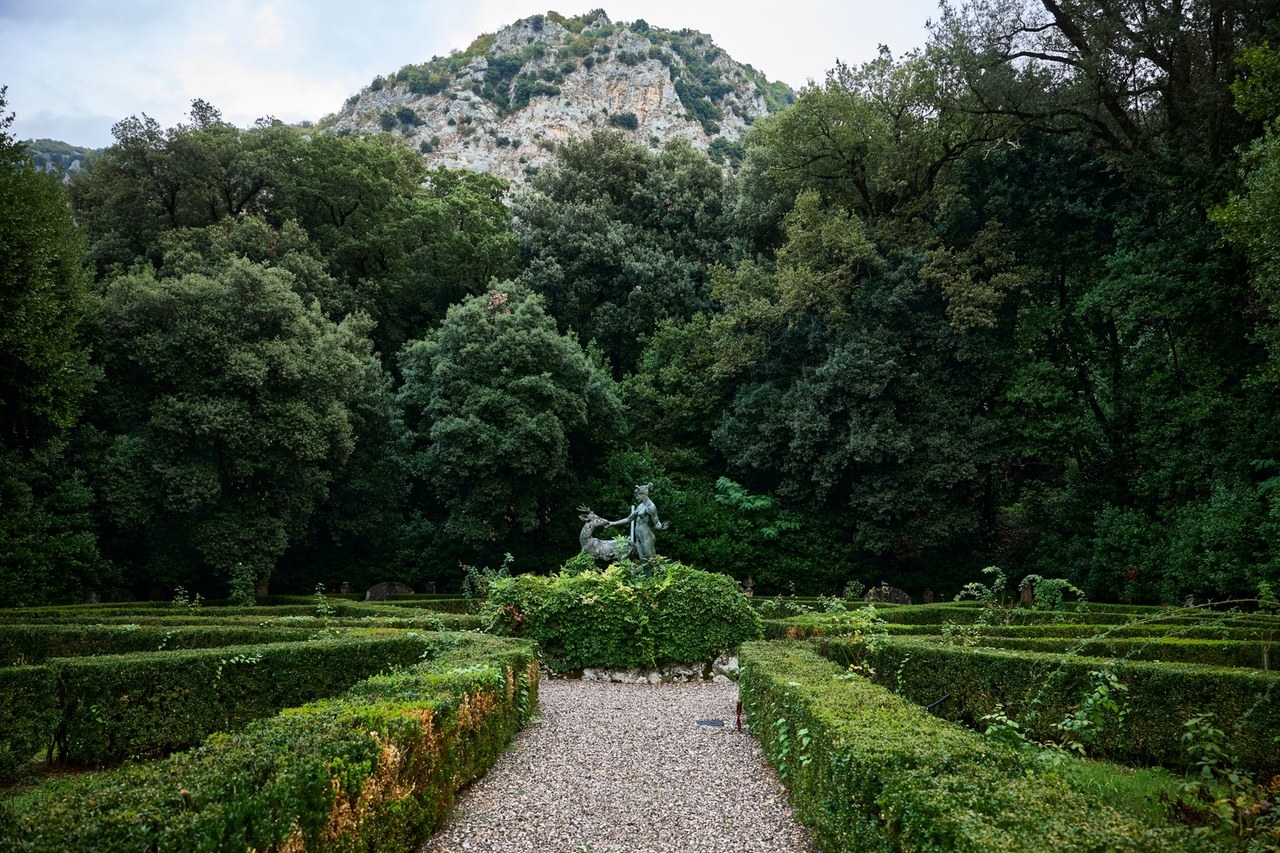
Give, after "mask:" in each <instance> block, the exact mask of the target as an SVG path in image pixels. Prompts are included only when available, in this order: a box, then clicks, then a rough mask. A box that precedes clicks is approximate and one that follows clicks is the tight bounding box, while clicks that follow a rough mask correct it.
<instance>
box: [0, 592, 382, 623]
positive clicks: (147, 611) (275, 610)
mask: <svg viewBox="0 0 1280 853" xmlns="http://www.w3.org/2000/svg"><path fill="white" fill-rule="evenodd" d="M325 604H326V605H327V606H328V607H329V611H330V615H331V616H337V617H342V618H359V617H361V616H386V615H395V614H396V613H397V612H399V611H398V609H397V608H395V607H393V606H391V605H388V604H387V603H385V602H376V603H375V602H363V601H347V600H346V599H335V598H326V599H325ZM315 615H316V604H315V602H314V601H311V602H309V603H306V604H282V605H280V606H278V607H231V606H227V607H191V608H185V607H174V606H173V605H172V604H168V603H165V602H152V603H146V602H141V603H134V604H118V605H117V604H70V605H65V606H62V607H16V608H11V609H5V610H0V624H13V623H27V624H39V623H64V622H74V621H83V622H90V623H92V622H101V621H106V620H109V619H118V618H120V617H129V618H133V619H140V618H165V617H186V618H190V617H198V618H201V619H223V618H226V617H228V616H257V617H258V618H259V619H265V618H270V617H278V616H315Z"/></svg>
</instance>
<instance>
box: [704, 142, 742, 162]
mask: <svg viewBox="0 0 1280 853" xmlns="http://www.w3.org/2000/svg"><path fill="white" fill-rule="evenodd" d="M746 154H747V149H746V147H745V146H744V145H743V144H742V143H741V142H730V141H729V140H727V139H725V138H724V137H723V136H718V137H716V138H715V139H713V140H711V144H710V145H708V146H707V156H708V157H710V158H711V162H712V163H715V164H717V165H719V164H721V163H723V162H724V161H725V160H728V161H729V165H730V166H733V167H734V168H735V169H736V168H737V167H738V166H740V165H742V158H743V157H745V156H746Z"/></svg>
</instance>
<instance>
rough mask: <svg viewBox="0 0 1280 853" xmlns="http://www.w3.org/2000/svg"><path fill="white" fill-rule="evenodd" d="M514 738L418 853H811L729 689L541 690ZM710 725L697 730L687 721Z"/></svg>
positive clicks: (596, 686)
mask: <svg viewBox="0 0 1280 853" xmlns="http://www.w3.org/2000/svg"><path fill="white" fill-rule="evenodd" d="M539 694H540V700H541V705H540V710H539V713H540V715H541V717H542V722H540V723H535V724H532V725H530V726H529V727H528V728H526V729H525V730H524V731H522V732H520V733H519V734H518V735H516V737H515V740H514V741H512V744H511V746H510V747H509V748H508V749H507V751H506V752H505V753H504V754H503V755H502V757H501V758H499V759H498V762H497V763H496V764H495V765H494V766H493V768H492V769H491V770H490V771H489V773H488V775H486V776H485V777H484V778H483V779H481V780H479V781H478V782H476V783H475V784H474V785H472V786H471V788H470V789H469V790H467V791H466V792H465V793H464V794H463V795H462V796H461V797H460V798H459V801H458V805H457V806H456V807H455V809H454V811H453V814H452V815H451V816H450V818H449V821H448V822H447V823H446V825H445V826H444V827H442V828H441V829H440V830H439V831H438V832H437V833H436V834H435V835H434V836H432V838H431V840H430V841H429V842H427V844H426V846H425V847H424V848H423V849H422V853H463V851H465V853H485V851H500V853H518V851H539V853H542V851H557V853H558V851H566V852H567V853H586V851H592V853H605V851H616V853H632V851H646V853H649V851H670V853H703V851H707V853H711V851H715V853H738V851H743V853H746V851H750V853H776V851H788V853H790V852H791V851H796V853H803V851H807V850H810V849H811V848H810V846H809V839H808V836H807V835H806V833H805V830H804V827H802V826H800V825H799V824H798V823H796V821H795V818H794V816H793V813H792V809H791V806H790V804H789V803H788V802H787V799H786V791H785V789H784V788H783V787H782V785H781V784H779V782H778V780H777V777H776V776H775V775H774V773H773V770H772V768H771V767H770V766H769V765H768V764H767V763H766V761H765V759H764V755H763V753H762V752H761V750H760V746H759V744H757V743H756V741H755V740H754V739H753V738H752V737H751V736H750V735H748V734H747V733H745V732H738V731H737V730H736V729H735V727H734V711H735V703H736V702H737V699H738V685H736V684H733V683H729V684H714V683H709V682H694V683H690V684H609V683H601V682H591V681H573V680H546V679H544V680H543V682H542V684H541V685H540V687H539ZM708 719H710V720H723V721H724V726H722V727H716V726H700V725H697V721H698V720H708Z"/></svg>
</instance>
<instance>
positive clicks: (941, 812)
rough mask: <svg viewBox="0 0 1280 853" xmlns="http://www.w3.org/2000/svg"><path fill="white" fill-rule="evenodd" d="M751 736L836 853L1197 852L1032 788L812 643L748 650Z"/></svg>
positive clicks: (1018, 771)
mask: <svg viewBox="0 0 1280 853" xmlns="http://www.w3.org/2000/svg"><path fill="white" fill-rule="evenodd" d="M739 659H740V661H741V664H742V670H741V680H740V682H739V683H740V690H741V696H742V703H743V709H744V710H745V711H746V714H747V719H748V721H749V722H750V724H751V729H752V732H753V733H754V734H755V735H756V736H757V738H759V740H760V742H761V743H762V744H763V746H764V748H765V752H766V753H767V754H768V756H769V758H770V760H771V761H772V762H773V764H774V766H775V767H777V769H778V772H779V774H780V776H781V777H782V779H783V781H784V782H785V784H786V785H787V787H788V788H789V789H790V791H791V797H792V801H793V802H794V803H795V806H796V814H797V817H798V818H799V819H800V821H801V822H802V823H804V824H805V825H807V826H808V827H809V828H810V830H811V832H812V834H813V839H814V846H815V848H817V849H820V850H823V851H826V853H844V851H848V853H854V851H856V853H890V851H895V853H896V851H901V853H926V851H928V853H943V851H945V853H979V851H981V853H987V851H996V850H998V851H1002V853H1021V851H1028V853H1031V851H1035V853H1042V851H1045V850H1054V851H1057V853H1074V851H1081V852H1082V853H1083V851H1091V853H1092V851H1098V853H1101V851H1135V852H1136V851H1149V850H1156V849H1160V850H1162V851H1165V853H1181V852H1182V851H1188V850H1194V849H1197V848H1196V846H1195V844H1196V842H1195V841H1194V840H1193V839H1190V838H1188V837H1186V836H1185V834H1184V833H1181V832H1178V831H1176V830H1172V829H1168V828H1152V827H1148V826H1146V825H1144V824H1142V823H1140V822H1138V821H1137V820H1136V819H1134V818H1131V817H1129V816H1127V815H1123V814H1121V813H1119V812H1117V811H1115V810H1114V809H1113V808H1111V807H1109V806H1108V805H1107V804H1105V803H1102V802H1099V801H1097V800H1094V799H1090V798H1089V797H1087V796H1086V795H1085V794H1083V793H1081V792H1080V791H1077V790H1075V789H1073V788H1071V787H1069V786H1068V785H1067V784H1066V783H1064V782H1062V781H1056V780H1053V779H1050V778H1045V777H1036V778H1029V777H1028V776H1026V775H1024V773H1025V771H1024V769H1023V768H1021V767H1019V766H1017V765H1016V764H1013V763H1012V761H1011V759H1009V758H1008V757H1007V756H1006V755H1002V754H1000V753H997V752H996V751H993V750H991V749H990V748H989V747H988V745H987V744H986V743H985V742H984V740H983V739H982V738H981V737H980V736H979V735H977V734H974V733H973V732H970V731H968V730H966V729H964V728H962V727H960V726H956V725H954V724H951V723H947V722H945V721H942V720H938V719H935V718H933V717H931V716H930V715H929V714H928V713H927V712H926V711H925V710H924V709H922V708H920V707H919V706H917V705H913V704H911V703H909V702H907V701H905V700H903V699H901V698H899V697H897V696H895V695H893V694H892V693H890V692H889V691H888V690H886V689H884V688H882V687H879V686H877V685H875V684H872V683H871V682H869V681H867V680H865V679H862V678H856V677H855V678H851V679H849V680H842V679H840V678H839V676H840V675H841V674H842V670H841V668H840V667H838V666H836V665H835V664H833V663H832V662H831V661H828V660H824V659H823V658H822V657H820V656H819V655H818V654H817V652H816V650H815V649H813V648H812V647H811V646H809V645H808V644H804V643H794V642H772V643H769V642H762V643H746V644H744V645H743V646H742V648H741V650H740V656H739Z"/></svg>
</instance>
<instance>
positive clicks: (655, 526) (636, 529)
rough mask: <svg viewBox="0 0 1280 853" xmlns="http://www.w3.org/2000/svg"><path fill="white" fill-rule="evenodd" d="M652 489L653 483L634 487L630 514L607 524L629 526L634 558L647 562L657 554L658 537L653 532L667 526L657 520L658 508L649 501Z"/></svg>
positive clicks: (664, 528)
mask: <svg viewBox="0 0 1280 853" xmlns="http://www.w3.org/2000/svg"><path fill="white" fill-rule="evenodd" d="M652 489H653V483H645V484H644V485H642V486H636V495H635V499H636V505H635V506H633V507H632V508H631V514H630V515H628V516H627V517H626V518H621V519H618V520H617V521H611V522H609V526H610V527H621V526H622V525H624V524H630V525H631V545H632V547H633V548H635V554H636V556H637V557H638V558H639V559H641V560H647V559H649V558H650V557H653V556H654V555H655V554H657V553H658V552H657V544H658V537H656V536H654V535H653V532H654V531H655V530H666V529H667V525H665V524H663V523H662V522H661V521H659V520H658V508H657V507H656V506H654V505H653V501H652V500H650V499H649V492H650V491H651V490H652Z"/></svg>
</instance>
